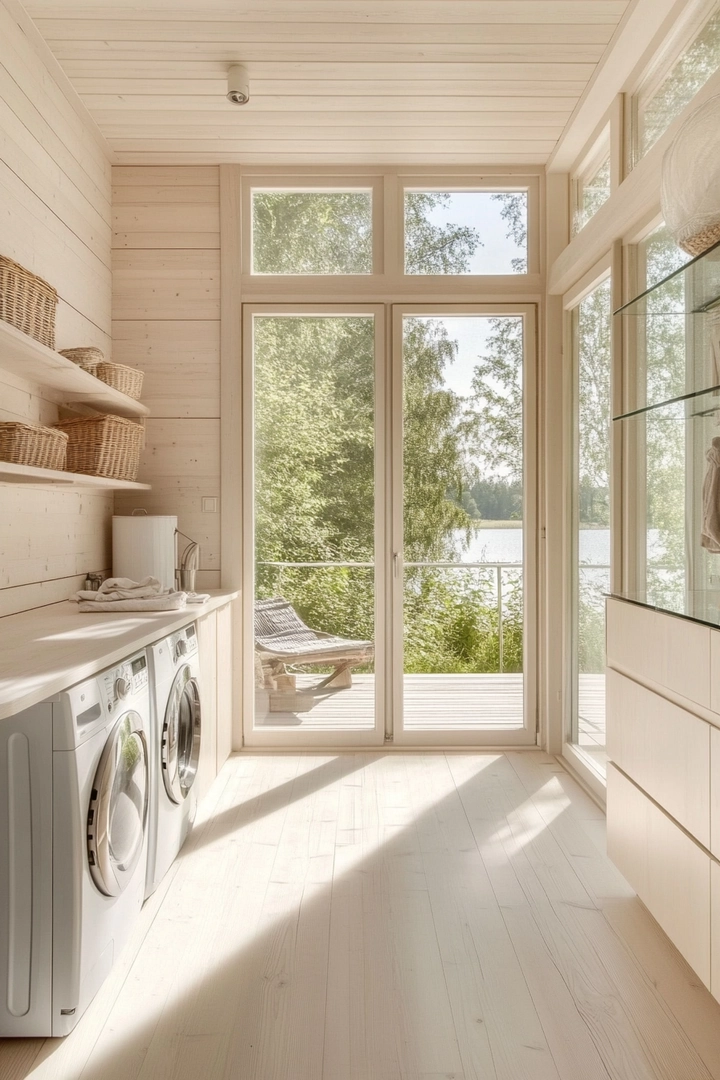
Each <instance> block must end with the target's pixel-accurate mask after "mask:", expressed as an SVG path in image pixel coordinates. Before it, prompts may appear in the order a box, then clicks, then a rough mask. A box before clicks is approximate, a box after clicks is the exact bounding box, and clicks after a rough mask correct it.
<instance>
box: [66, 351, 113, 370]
mask: <svg viewBox="0 0 720 1080" xmlns="http://www.w3.org/2000/svg"><path fill="white" fill-rule="evenodd" d="M60 355H61V356H65V357H67V359H68V360H72V362H73V364H77V366H78V367H80V368H82V369H83V371H88V372H89V373H90V374H91V375H95V374H97V366H98V364H100V363H102V361H103V360H104V359H105V354H104V352H103V351H102V349H96V348H94V347H88V348H85V349H61V350H60Z"/></svg>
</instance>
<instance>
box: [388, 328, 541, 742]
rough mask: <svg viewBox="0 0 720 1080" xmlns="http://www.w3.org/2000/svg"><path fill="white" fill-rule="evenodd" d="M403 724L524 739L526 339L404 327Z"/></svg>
mask: <svg viewBox="0 0 720 1080" xmlns="http://www.w3.org/2000/svg"><path fill="white" fill-rule="evenodd" d="M403 406H404V423H403V469H404V504H403V528H404V582H403V585H404V618H403V626H404V677H403V693H404V724H405V728H406V729H410V730H413V729H415V730H421V729H428V728H434V729H436V730H438V729H441V730H446V731H447V730H466V729H470V730H472V729H478V730H479V729H483V728H485V729H488V728H521V727H522V726H523V674H522V672H523V621H524V620H523V613H524V604H523V473H524V470H523V328H522V319H520V318H517V317H502V318H500V317H498V318H488V317H483V316H442V317H430V316H427V317H426V316H406V317H405V319H404V325H403Z"/></svg>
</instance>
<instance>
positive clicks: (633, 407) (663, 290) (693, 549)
mask: <svg viewBox="0 0 720 1080" xmlns="http://www.w3.org/2000/svg"><path fill="white" fill-rule="evenodd" d="M615 315H616V317H617V318H618V319H620V320H622V333H623V349H624V356H625V358H626V364H625V370H626V372H628V374H629V377H628V378H626V384H625V386H624V387H623V399H624V400H623V412H622V413H621V414H620V415H618V416H615V417H613V423H614V425H616V426H619V428H620V432H621V437H620V440H619V443H620V446H621V447H622V450H621V453H622V471H623V504H624V515H623V550H624V559H623V572H622V585H621V587H620V589H619V590H618V591H617V592H616V593H615V594H614V595H616V596H619V597H621V598H623V599H626V600H632V601H634V602H636V603H640V604H644V605H646V606H648V607H652V608H655V609H657V610H660V611H667V612H670V613H673V614H675V615H682V616H685V617H687V618H691V619H695V620H698V621H701V622H704V623H709V624H711V625H713V626H720V244H717V245H715V246H714V247H712V248H710V249H709V250H708V251H706V252H705V253H704V254H703V255H700V256H698V257H697V258H695V259H693V260H692V261H691V262H688V263H686V265H684V266H683V267H681V268H680V269H679V270H675V271H674V272H673V273H671V274H669V275H668V276H667V277H666V278H664V279H663V280H662V281H660V282H658V284H656V285H654V286H653V287H652V288H650V289H648V290H647V291H646V292H644V293H642V294H641V295H640V296H638V297H637V298H636V299H634V300H632V301H630V303H628V304H625V305H624V306H623V307H621V308H620V309H619V310H618V311H616V312H615ZM616 445H617V443H616Z"/></svg>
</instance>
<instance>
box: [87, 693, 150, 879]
mask: <svg viewBox="0 0 720 1080" xmlns="http://www.w3.org/2000/svg"><path fill="white" fill-rule="evenodd" d="M147 803H148V754H147V744H146V741H145V731H144V729H143V723H142V719H141V717H140V715H139V714H138V713H136V712H128V713H125V715H124V716H120V717H119V718H118V720H117V723H116V724H115V725H114V727H113V728H112V730H111V731H110V734H109V736H108V740H107V742H106V744H105V749H104V750H103V752H102V757H101V758H100V764H99V765H98V768H97V772H96V774H95V782H94V784H93V790H92V795H91V798H90V806H89V808H88V833H87V841H88V862H89V864H90V871H91V873H92V876H93V880H94V882H95V884H96V885H97V887H98V889H100V891H101V892H103V893H105V894H106V896H119V895H120V893H121V892H122V891H123V889H124V888H125V886H126V885H127V883H128V881H129V880H130V879H131V877H132V875H133V871H134V870H135V868H136V866H137V864H138V861H139V860H140V857H141V855H142V853H143V850H144V848H143V841H144V839H145V822H146V817H147Z"/></svg>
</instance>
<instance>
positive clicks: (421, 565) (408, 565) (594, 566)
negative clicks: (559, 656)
mask: <svg viewBox="0 0 720 1080" xmlns="http://www.w3.org/2000/svg"><path fill="white" fill-rule="evenodd" d="M257 565H258V566H272V567H275V568H276V569H278V570H290V569H293V570H304V569H307V570H322V569H328V568H330V567H333V566H338V567H342V568H343V569H345V568H347V569H353V570H372V569H374V567H375V563H373V562H266V561H262V562H258V563H257ZM402 566H403V568H404V569H414V570H424V569H428V570H432V569H437V570H494V571H495V594H496V597H497V600H496V605H497V629H498V670H499V672H500V674H503V672H504V670H505V643H504V637H505V609H504V604H503V578H502V575H503V570H522V568H523V564H522V563H521V562H462V563H458V562H404V563H403V564H402ZM579 568H580V569H581V570H609V569H610V566H609V564H608V565H606V564H604V563H580V564H579Z"/></svg>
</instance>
